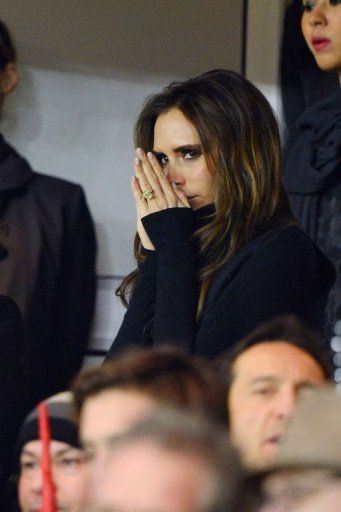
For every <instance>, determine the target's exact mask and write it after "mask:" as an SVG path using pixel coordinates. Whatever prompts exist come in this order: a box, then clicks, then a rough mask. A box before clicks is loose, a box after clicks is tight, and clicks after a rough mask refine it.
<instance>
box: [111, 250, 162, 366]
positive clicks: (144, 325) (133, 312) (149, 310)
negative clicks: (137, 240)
mask: <svg viewBox="0 0 341 512" xmlns="http://www.w3.org/2000/svg"><path fill="white" fill-rule="evenodd" d="M145 253H146V258H145V260H144V261H143V263H142V264H141V265H140V266H139V277H138V280H137V283H136V286H135V288H134V291H133V294H132V297H131V300H130V302H129V306H128V309H127V312H126V314H125V316H124V319H123V322H122V325H121V327H120V329H119V331H118V333H117V336H116V338H115V340H114V342H113V344H112V345H111V347H110V349H109V351H108V353H107V356H106V360H108V359H112V358H114V357H115V356H116V354H117V353H119V352H121V351H122V350H124V349H126V348H127V347H130V346H144V345H146V344H148V332H147V331H148V328H151V323H152V321H153V317H154V308H155V296H156V252H155V251H147V250H145Z"/></svg>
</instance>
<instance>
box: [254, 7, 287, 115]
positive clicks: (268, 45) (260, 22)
mask: <svg viewBox="0 0 341 512" xmlns="http://www.w3.org/2000/svg"><path fill="white" fill-rule="evenodd" d="M248 5H249V9H248V24H247V58H246V76H247V78H248V79H249V80H251V81H252V82H253V83H254V84H255V85H257V87H259V89H260V90H261V91H262V92H263V93H264V94H265V96H266V97H267V99H268V100H269V101H270V103H271V105H272V108H273V109H274V110H275V112H276V114H277V116H278V118H279V120H281V96H280V90H279V83H278V81H279V59H280V40H281V35H282V23H283V13H284V7H285V0H271V1H269V0H249V2H248Z"/></svg>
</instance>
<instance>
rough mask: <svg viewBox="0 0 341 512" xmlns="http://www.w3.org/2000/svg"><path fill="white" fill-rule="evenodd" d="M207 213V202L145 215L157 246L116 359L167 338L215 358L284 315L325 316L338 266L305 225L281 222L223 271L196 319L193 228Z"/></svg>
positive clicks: (125, 323) (119, 339) (149, 256)
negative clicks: (197, 207) (129, 350)
mask: <svg viewBox="0 0 341 512" xmlns="http://www.w3.org/2000/svg"><path fill="white" fill-rule="evenodd" d="M207 213H209V214H210V213H211V210H210V209H207V207H204V208H202V209H200V210H197V211H196V212H193V211H192V210H191V209H189V208H170V209H167V210H163V211H160V212H157V213H154V214H151V215H148V216H146V217H144V218H143V219H142V222H143V225H144V227H145V229H146V231H147V233H148V236H149V237H150V239H151V241H152V242H153V244H154V246H155V248H156V251H146V253H147V255H146V259H145V261H144V262H143V263H142V265H141V267H140V276H139V279H138V283H137V286H136V288H135V290H134V292H133V295H132V299H131V302H130V304H129V307H128V310H127V313H126V315H125V318H124V320H123V323H122V326H121V328H120V330H119V332H118V334H117V337H116V339H115V341H114V343H113V345H112V347H111V349H110V351H109V353H108V355H107V357H108V358H109V359H110V358H112V357H114V356H115V354H116V353H117V352H119V351H120V350H122V349H124V348H126V347H128V346H141V345H142V346H148V345H157V344H160V343H170V344H176V345H178V346H180V347H182V348H183V349H184V350H186V351H187V352H189V353H191V354H196V355H200V356H205V357H208V358H213V357H216V356H218V355H219V354H221V353H222V352H224V351H225V350H226V349H228V348H230V347H231V346H232V345H233V344H234V343H236V342H237V341H238V340H239V339H240V338H242V337H243V336H245V335H246V334H247V333H249V332H250V331H251V330H252V329H253V328H255V327H256V326H257V325H258V324H259V323H261V322H263V321H265V320H268V319H270V318H271V317H274V316H276V315H278V314H282V313H283V314H284V313H289V312H290V313H297V314H298V315H300V316H302V317H304V318H306V319H310V320H312V319H313V320H315V321H320V320H321V316H322V310H323V302H324V301H325V298H326V294H327V292H328V290H329V288H330V286H331V284H332V282H333V279H334V270H333V268H332V266H331V264H330V263H329V262H328V260H327V259H326V258H325V256H324V255H323V254H322V253H321V252H320V251H319V250H318V249H317V248H316V247H315V246H314V244H313V243H312V242H311V240H309V238H308V236H307V235H306V234H305V233H303V231H302V230H301V229H300V228H298V227H296V226H291V227H284V226H283V224H279V225H278V224H277V226H273V227H272V228H271V229H268V230H266V231H264V232H262V233H261V234H259V235H258V236H256V237H255V238H254V239H253V240H252V241H250V242H249V243H247V244H245V246H244V247H243V248H242V249H240V250H239V251H238V252H237V253H236V254H235V256H233V257H232V258H231V259H230V260H229V261H228V262H227V263H226V264H225V265H223V267H222V268H221V269H220V270H219V271H218V273H217V275H216V276H215V278H214V280H213V282H212V285H211V287H210V290H209V293H208V296H207V300H206V303H205V306H204V309H203V312H202V314H201V317H200V319H199V321H198V322H196V320H195V314H196V306H197V284H196V281H195V279H196V265H197V264H198V261H197V257H196V253H197V251H195V248H193V244H192V243H191V234H192V232H193V229H196V228H197V227H198V220H197V219H199V223H200V222H201V223H202V216H203V215H204V216H205V215H207ZM196 218H197V219H196Z"/></svg>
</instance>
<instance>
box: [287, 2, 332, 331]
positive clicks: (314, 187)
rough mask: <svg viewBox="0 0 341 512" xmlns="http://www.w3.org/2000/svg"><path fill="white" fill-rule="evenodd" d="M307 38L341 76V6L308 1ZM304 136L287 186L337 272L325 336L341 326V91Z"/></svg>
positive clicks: (304, 119) (322, 62) (300, 123)
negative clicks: (337, 325) (336, 326)
mask: <svg viewBox="0 0 341 512" xmlns="http://www.w3.org/2000/svg"><path fill="white" fill-rule="evenodd" d="M302 5H303V13H302V32H303V35H304V38H305V40H306V43H307V45H308V47H309V49H310V51H311V52H312V54H313V56H314V57H315V60H316V63H317V65H318V66H319V67H320V68H321V69H322V70H324V71H326V72H327V71H328V72H334V73H338V75H339V77H340V76H341V3H340V1H337V0H317V1H307V0H303V2H302ZM297 129H298V136H297V138H296V141H295V144H293V146H292V148H291V150H290V152H289V154H288V156H287V158H286V161H285V167H284V184H285V186H286V189H287V191H288V192H289V196H290V200H291V205H292V208H293V211H294V213H295V215H296V217H297V218H298V220H299V221H300V223H301V225H302V227H303V228H304V229H305V231H306V232H307V233H308V234H309V236H310V237H311V238H312V239H313V240H314V241H315V242H316V244H317V245H318V246H319V247H320V248H321V249H322V251H323V252H324V253H325V254H326V255H327V256H328V258H329V259H330V260H331V261H332V263H333V264H334V266H335V267H336V271H337V279H336V282H335V285H334V286H333V288H332V290H331V292H330V295H329V298H328V304H327V309H326V326H325V332H326V336H327V337H331V336H332V335H333V331H334V326H335V323H336V321H337V320H341V179H340V176H341V174H340V173H341V89H339V90H337V91H336V92H334V93H332V94H331V95H329V96H328V97H327V98H326V99H323V100H321V101H320V102H318V103H317V104H315V105H314V106H312V107H311V108H310V109H308V110H307V111H306V112H304V113H303V114H302V115H301V116H300V117H299V118H298V120H297Z"/></svg>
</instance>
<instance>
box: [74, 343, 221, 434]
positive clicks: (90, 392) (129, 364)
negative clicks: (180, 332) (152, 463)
mask: <svg viewBox="0 0 341 512" xmlns="http://www.w3.org/2000/svg"><path fill="white" fill-rule="evenodd" d="M108 389H109V390H110V389H123V390H137V391H139V392H141V393H146V394H147V395H149V396H151V397H152V398H153V399H155V401H156V402H158V403H161V404H166V405H172V406H175V407H182V408H185V409H189V410H190V411H193V412H197V413H204V414H205V415H207V414H208V415H209V416H210V417H212V418H214V419H215V420H216V421H218V422H223V423H224V424H226V405H225V403H226V402H225V393H224V389H223V386H222V384H221V382H220V380H219V378H218V377H217V376H216V375H215V373H214V372H213V370H212V369H211V368H210V367H209V363H207V362H206V361H205V362H204V361H202V360H200V359H198V358H193V357H190V356H187V355H185V354H184V353H183V352H181V351H180V350H179V349H177V348H174V347H167V346H163V347H161V348H158V349H146V350H132V351H128V352H125V353H123V354H122V355H121V356H120V357H118V358H116V359H115V360H113V361H110V362H107V363H105V364H104V365H103V366H101V367H99V368H91V369H87V370H84V371H82V372H81V373H80V374H79V376H78V379H77V380H76V382H75V385H74V388H73V392H74V399H75V404H76V409H77V412H78V414H80V413H81V410H82V407H83V405H84V402H85V401H86V400H87V399H88V398H89V397H92V396H95V395H97V394H99V393H101V392H102V391H106V390H108Z"/></svg>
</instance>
